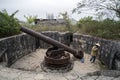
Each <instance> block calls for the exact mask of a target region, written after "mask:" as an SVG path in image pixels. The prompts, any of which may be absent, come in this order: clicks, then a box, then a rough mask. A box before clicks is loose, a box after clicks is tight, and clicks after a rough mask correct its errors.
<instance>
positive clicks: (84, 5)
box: [73, 0, 120, 18]
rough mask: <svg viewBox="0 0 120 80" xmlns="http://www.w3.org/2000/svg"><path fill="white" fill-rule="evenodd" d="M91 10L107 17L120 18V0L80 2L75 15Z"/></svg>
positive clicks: (87, 0)
mask: <svg viewBox="0 0 120 80" xmlns="http://www.w3.org/2000/svg"><path fill="white" fill-rule="evenodd" d="M89 10H90V11H92V10H93V12H96V14H102V15H106V16H107V17H113V16H117V17H118V18H120V0H80V2H79V3H78V4H77V7H76V8H74V9H73V13H74V12H77V13H78V14H79V13H82V12H84V11H89ZM111 15H112V16H111Z"/></svg>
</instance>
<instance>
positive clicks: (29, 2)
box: [0, 0, 87, 20]
mask: <svg viewBox="0 0 120 80" xmlns="http://www.w3.org/2000/svg"><path fill="white" fill-rule="evenodd" d="M79 1H80V0H0V10H2V9H6V10H7V11H8V12H9V13H10V14H11V13H13V12H15V11H16V10H19V12H18V13H17V14H16V17H17V18H19V19H20V20H24V19H25V18H24V17H23V16H24V15H37V16H38V18H46V14H54V17H55V18H56V17H57V16H58V15H59V13H60V12H65V11H67V12H69V15H70V16H71V17H73V18H75V19H77V20H78V19H80V18H81V17H83V16H85V15H87V14H82V15H77V14H71V11H72V9H73V8H75V7H76V5H77V3H78V2H79Z"/></svg>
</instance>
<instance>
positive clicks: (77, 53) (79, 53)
mask: <svg viewBox="0 0 120 80" xmlns="http://www.w3.org/2000/svg"><path fill="white" fill-rule="evenodd" d="M20 30H21V31H22V32H25V33H27V34H29V35H31V36H34V37H36V38H38V39H40V40H42V41H44V42H46V43H48V44H51V45H53V46H57V47H59V48H63V49H64V50H65V51H67V52H70V53H72V54H73V56H75V57H76V58H79V59H81V58H82V57H83V56H84V54H83V52H82V51H78V50H75V49H72V48H70V47H68V46H67V45H65V44H62V43H60V42H58V41H56V40H54V39H52V38H50V37H47V36H45V35H43V34H41V33H39V32H35V31H34V30H31V29H28V28H26V27H21V29H20Z"/></svg>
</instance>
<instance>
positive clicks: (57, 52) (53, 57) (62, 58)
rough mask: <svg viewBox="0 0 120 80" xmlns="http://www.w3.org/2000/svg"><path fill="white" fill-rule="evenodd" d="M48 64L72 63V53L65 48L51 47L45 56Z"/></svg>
mask: <svg viewBox="0 0 120 80" xmlns="http://www.w3.org/2000/svg"><path fill="white" fill-rule="evenodd" d="M44 61H45V64H47V65H64V64H69V63H70V54H69V53H65V52H64V50H63V49H61V48H57V47H52V48H49V49H48V50H47V52H46V55H45V57H44Z"/></svg>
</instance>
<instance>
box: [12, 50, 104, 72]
mask: <svg viewBox="0 0 120 80" xmlns="http://www.w3.org/2000/svg"><path fill="white" fill-rule="evenodd" d="M45 52H46V49H38V50H36V52H33V53H31V54H29V55H27V56H24V57H23V58H21V59H19V60H18V61H16V62H15V63H14V64H13V65H12V66H11V68H16V69H21V70H25V71H29V70H30V71H36V72H43V70H42V69H41V67H40V64H41V62H42V61H43V59H44V55H45ZM71 59H72V60H74V67H73V70H71V71H70V72H73V71H75V72H79V73H82V74H86V73H88V72H94V71H98V70H103V69H105V68H104V67H103V66H102V67H101V66H100V65H101V64H100V62H99V61H98V60H96V62H95V63H90V61H89V59H90V55H88V54H85V62H84V63H81V62H80V60H79V59H75V58H74V57H73V56H72V55H71Z"/></svg>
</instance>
